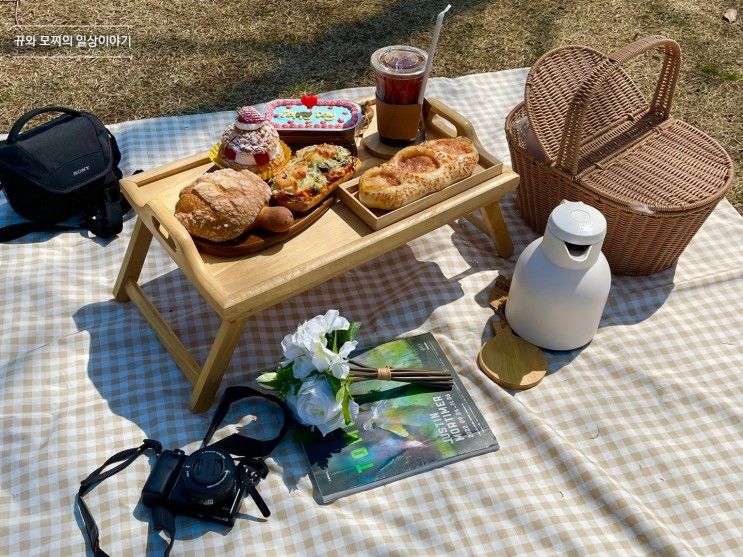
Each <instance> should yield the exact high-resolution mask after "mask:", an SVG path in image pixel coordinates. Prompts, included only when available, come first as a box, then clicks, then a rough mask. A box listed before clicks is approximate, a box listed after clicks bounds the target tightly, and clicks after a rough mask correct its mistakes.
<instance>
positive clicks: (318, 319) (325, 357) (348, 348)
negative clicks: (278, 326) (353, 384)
mask: <svg viewBox="0 0 743 557" xmlns="http://www.w3.org/2000/svg"><path fill="white" fill-rule="evenodd" d="M350 326H351V324H350V323H349V321H348V319H346V318H345V317H341V315H340V313H339V312H338V310H337V309H331V310H328V311H327V312H326V313H325V315H317V316H315V317H313V318H312V319H309V320H308V321H305V322H303V323H301V324H300V325H299V326H298V327H297V330H296V331H295V332H294V333H292V334H290V335H286V336H285V337H284V339H283V340H282V341H281V349H282V352H283V354H284V358H283V360H281V365H282V366H287V365H289V364H292V370H293V373H294V377H296V378H297V379H305V378H306V377H307V376H308V375H309V374H310V373H312V371H314V370H319V371H324V370H326V369H329V370H330V372H331V373H332V374H333V375H334V376H335V377H338V378H339V379H343V378H345V377H346V376H347V375H348V373H349V371H350V368H349V365H348V362H347V361H346V359H347V358H348V355H349V354H350V353H351V352H352V351H353V350H354V349H355V348H356V343H355V342H346V343H344V345H343V346H342V347H341V351H340V353H339V354H336V353H335V352H333V351H332V350H330V349H329V348H328V347H327V338H326V335H327V334H328V333H332V332H333V331H342V330H347V329H348V328H349V327H350Z"/></svg>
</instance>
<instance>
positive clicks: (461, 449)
mask: <svg viewBox="0 0 743 557" xmlns="http://www.w3.org/2000/svg"><path fill="white" fill-rule="evenodd" d="M354 359H355V360H357V361H359V362H361V363H363V364H365V365H368V366H372V367H384V366H386V365H389V366H392V367H427V368H438V369H448V370H449V371H450V372H451V373H452V377H453V380H454V385H453V387H452V390H451V391H432V390H430V389H429V388H426V387H421V386H415V385H410V384H405V383H399V382H394V381H378V380H372V381H361V382H358V383H354V384H353V386H352V393H353V395H354V399H355V400H356V402H358V403H359V406H360V408H359V415H358V417H357V418H356V421H355V423H354V424H353V425H351V426H347V427H344V428H343V429H342V430H338V431H335V432H333V433H331V434H328V436H326V437H322V436H320V435H319V434H318V436H317V437H313V438H312V439H311V440H306V441H305V442H304V443H303V447H304V451H305V454H306V455H307V460H308V461H309V463H310V467H311V475H312V479H313V481H314V483H315V486H316V488H317V491H318V495H319V499H320V500H321V501H322V502H323V503H330V502H332V501H334V500H336V499H338V498H339V497H344V496H346V495H350V494H352V493H357V492H359V491H364V490H366V489H371V488H373V487H377V486H381V485H385V484H388V483H390V482H392V481H395V480H399V479H402V478H406V477H408V476H412V475H414V474H419V473H421V472H425V471H427V470H432V469H434V468H438V467H440V466H444V465H446V464H449V463H451V462H456V461H458V460H462V459H465V458H469V457H471V456H475V455H479V454H483V453H486V452H490V451H495V450H497V449H498V441H497V440H496V438H495V435H493V432H492V431H491V430H490V428H489V427H488V425H487V423H486V422H485V419H484V418H483V416H482V414H481V413H480V411H479V410H478V409H477V407H476V406H475V404H474V403H473V402H472V399H471V398H470V396H469V395H468V394H467V391H466V390H465V388H464V386H463V385H462V382H461V381H460V379H459V377H458V376H457V374H456V372H455V371H454V369H453V368H452V366H451V363H450V362H449V360H448V359H447V358H446V356H445V355H444V353H443V351H442V350H441V347H440V346H439V344H438V342H436V339H435V338H434V336H433V335H432V334H431V333H425V334H422V335H418V336H414V337H409V338H402V339H397V340H393V341H392V342H387V343H385V344H382V345H380V346H377V347H376V348H372V349H371V350H367V351H365V352H363V353H361V354H360V355H355V356H354Z"/></svg>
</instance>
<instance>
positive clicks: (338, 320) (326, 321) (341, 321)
mask: <svg viewBox="0 0 743 557" xmlns="http://www.w3.org/2000/svg"><path fill="white" fill-rule="evenodd" d="M314 320H315V321H316V322H317V324H318V325H319V326H320V328H322V329H323V330H324V331H325V333H326V334H327V333H332V332H333V331H347V330H348V328H349V327H350V326H351V323H349V321H348V319H346V318H345V317H341V314H340V312H339V311H338V310H337V309H329V310H328V311H326V312H325V315H318V316H317V317H315V318H314Z"/></svg>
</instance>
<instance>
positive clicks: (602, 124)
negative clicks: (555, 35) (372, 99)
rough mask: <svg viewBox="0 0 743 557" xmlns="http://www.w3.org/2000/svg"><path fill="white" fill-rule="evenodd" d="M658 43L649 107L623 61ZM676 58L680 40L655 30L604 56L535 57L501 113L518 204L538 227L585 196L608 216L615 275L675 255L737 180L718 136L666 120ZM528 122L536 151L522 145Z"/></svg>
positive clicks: (648, 269) (644, 269)
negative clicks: (522, 92) (515, 101)
mask: <svg viewBox="0 0 743 557" xmlns="http://www.w3.org/2000/svg"><path fill="white" fill-rule="evenodd" d="M656 48H659V49H662V51H663V53H664V57H663V63H662V67H661V70H660V77H659V79H658V83H657V85H656V90H655V93H654V95H653V99H652V101H651V103H650V104H649V105H648V104H645V103H644V101H642V103H639V102H638V98H637V94H639V91H638V89H637V87H636V86H635V84H634V83H632V82H631V80H630V81H629V82H628V81H627V80H628V79H629V77H628V76H627V74H626V73H624V71H623V70H622V68H621V64H623V63H625V62H626V61H628V60H630V59H631V58H634V57H636V56H638V55H640V54H643V53H644V52H647V51H648V50H652V49H656ZM680 64H681V52H680V49H679V47H678V45H677V44H676V43H675V42H674V41H671V40H669V39H665V38H663V37H656V36H651V37H645V38H643V39H640V40H638V41H635V42H634V43H631V44H630V45H627V46H625V47H622V48H620V49H619V50H617V51H615V52H614V53H612V54H611V55H609V56H608V57H601V56H600V55H598V54H597V53H596V52H595V51H593V50H591V49H586V48H580V47H567V48H563V49H556V50H554V51H551V52H550V53H547V54H545V55H544V56H543V57H542V58H541V59H540V61H539V62H537V64H536V65H535V66H534V68H532V70H531V72H530V74H529V78H528V79H527V85H526V100H525V102H524V103H523V104H521V105H519V106H517V107H516V108H515V109H514V110H513V111H512V112H511V114H510V115H509V117H508V118H507V120H506V135H507V137H508V143H509V147H510V151H511V160H512V162H513V166H514V168H515V169H516V171H517V172H518V173H519V174H520V175H521V184H520V186H519V195H518V202H517V206H518V209H519V212H520V213H521V215H522V216H523V217H524V219H525V220H526V221H527V222H528V223H529V225H530V226H531V227H532V228H534V230H535V231H537V232H539V233H542V232H543V231H544V227H545V225H546V223H547V218H548V216H549V214H550V212H551V211H552V209H554V208H555V206H557V204H558V203H560V201H562V200H563V199H569V200H574V201H583V202H585V203H589V204H590V205H593V206H594V207H596V208H597V209H598V210H600V211H601V212H602V213H603V214H604V215H605V216H606V220H607V223H608V230H607V235H606V239H605V241H604V248H603V251H604V253H605V254H606V257H607V259H608V260H609V265H610V266H611V269H612V271H613V272H615V273H619V274H629V275H646V274H652V273H655V272H658V271H661V270H663V269H667V268H668V267H670V266H672V265H673V264H674V263H675V262H676V261H677V260H678V258H679V256H680V255H681V253H682V252H683V250H684V249H685V248H686V246H687V245H688V243H689V242H690V241H691V238H692V237H693V236H694V234H696V232H697V230H699V227H700V226H701V225H702V223H703V222H704V221H705V219H706V218H707V217H708V216H709V214H710V213H711V212H712V210H713V209H714V207H715V205H716V204H717V203H718V201H719V200H720V199H721V198H722V197H723V196H724V195H725V192H726V191H727V189H728V188H729V187H730V184H731V183H732V179H733V163H732V160H731V159H730V157H729V156H728V154H727V153H726V152H725V150H724V149H723V148H722V147H721V146H720V145H719V144H718V143H717V142H716V141H715V140H713V139H712V138H710V137H709V136H708V135H706V134H705V133H703V132H701V131H699V130H698V129H696V128H694V127H693V126H690V125H689V124H686V123H685V122H682V121H680V120H675V119H673V118H670V108H671V100H672V98H673V92H674V90H675V86H676V82H677V79H678V72H679V67H680ZM549 110H553V111H554V112H553V113H552V114H551V115H550V113H549ZM524 119H527V120H528V122H529V126H530V127H531V133H532V134H533V136H534V138H535V141H536V142H537V143H538V144H539V147H541V149H542V151H543V152H542V153H538V152H535V147H534V146H533V145H530V147H531V148H527V144H526V140H525V138H524V137H523V129H524V126H523V124H520V123H521V122H523V121H524ZM539 147H538V148H539ZM538 148H537V149H538Z"/></svg>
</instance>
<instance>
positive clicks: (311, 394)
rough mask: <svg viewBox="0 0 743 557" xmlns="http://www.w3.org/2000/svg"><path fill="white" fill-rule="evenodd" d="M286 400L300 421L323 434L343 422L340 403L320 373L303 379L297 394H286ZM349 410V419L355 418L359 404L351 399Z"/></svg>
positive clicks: (336, 427)
mask: <svg viewBox="0 0 743 557" xmlns="http://www.w3.org/2000/svg"><path fill="white" fill-rule="evenodd" d="M286 402H287V403H288V404H289V407H290V408H292V410H293V411H294V414H295V415H296V417H297V419H298V420H299V422H300V423H302V424H304V425H309V426H315V427H317V428H318V429H319V430H320V433H322V434H323V436H325V435H327V434H328V433H329V432H331V431H333V430H336V429H338V428H339V427H341V426H342V425H343V423H344V420H343V408H342V405H341V403H340V401H338V400H336V398H335V395H334V394H333V389H332V388H331V387H330V384H329V383H328V381H327V379H325V377H323V376H322V375H313V376H312V377H308V378H307V379H305V381H304V382H303V383H302V386H301V387H300V388H299V391H298V392H297V394H296V395H289V396H287V398H286ZM349 411H350V413H351V419H352V420H355V419H356V416H358V414H359V405H358V404H356V403H355V402H354V401H353V400H351V401H350V403H349Z"/></svg>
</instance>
